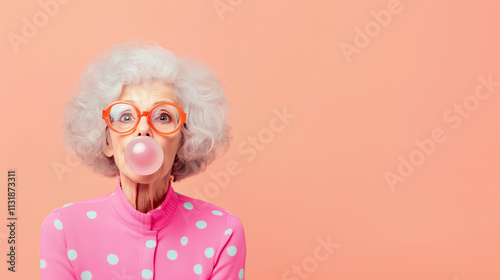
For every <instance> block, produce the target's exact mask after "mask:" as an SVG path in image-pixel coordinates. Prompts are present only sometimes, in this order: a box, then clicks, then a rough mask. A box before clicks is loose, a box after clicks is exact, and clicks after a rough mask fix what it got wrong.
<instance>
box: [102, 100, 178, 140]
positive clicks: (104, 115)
mask: <svg viewBox="0 0 500 280" xmlns="http://www.w3.org/2000/svg"><path fill="white" fill-rule="evenodd" d="M116 104H126V105H130V106H131V107H132V108H134V109H135V111H136V113H137V116H138V121H137V122H136V124H135V125H134V127H132V128H131V129H129V130H127V131H125V132H120V131H118V130H116V129H114V128H113V126H112V125H111V122H110V120H109V113H110V112H111V108H112V107H113V106H114V105H116ZM161 105H172V106H174V107H175V108H177V110H178V111H179V117H180V123H179V126H178V127H177V128H176V129H175V130H174V131H172V132H169V133H164V132H161V131H159V130H158V129H156V127H155V126H154V125H153V123H152V122H151V114H152V112H153V111H154V110H155V109H156V108H157V107H158V106H161ZM142 117H146V118H147V119H148V124H149V126H150V127H152V128H153V130H154V131H155V132H157V133H158V134H161V135H170V134H173V133H176V132H177V131H178V130H179V129H180V128H181V126H182V125H183V124H184V126H185V125H186V113H185V112H184V110H182V108H181V107H180V106H179V105H177V104H175V103H172V102H161V103H158V104H156V105H155V106H153V107H152V108H151V109H149V111H142V112H141V110H139V108H137V106H135V105H134V104H132V103H130V102H127V101H121V100H119V101H115V102H112V103H110V104H109V105H108V106H107V107H106V109H104V110H102V119H103V120H104V121H106V124H107V125H108V127H109V129H111V130H113V131H114V132H116V133H119V134H127V133H130V132H132V131H133V130H135V129H136V128H137V127H138V126H139V122H140V121H141V118H142Z"/></svg>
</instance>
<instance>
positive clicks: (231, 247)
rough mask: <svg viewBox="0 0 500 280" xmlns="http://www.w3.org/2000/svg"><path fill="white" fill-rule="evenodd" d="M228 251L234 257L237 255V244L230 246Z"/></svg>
mask: <svg viewBox="0 0 500 280" xmlns="http://www.w3.org/2000/svg"><path fill="white" fill-rule="evenodd" d="M227 253H228V254H229V255H230V256H232V257H233V256H234V255H236V246H229V248H227Z"/></svg>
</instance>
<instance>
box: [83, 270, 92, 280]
mask: <svg viewBox="0 0 500 280" xmlns="http://www.w3.org/2000/svg"><path fill="white" fill-rule="evenodd" d="M80 277H81V278H82V280H90V279H92V273H90V271H88V270H85V271H84V272H82V274H81V275H80Z"/></svg>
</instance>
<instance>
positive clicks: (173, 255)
mask: <svg viewBox="0 0 500 280" xmlns="http://www.w3.org/2000/svg"><path fill="white" fill-rule="evenodd" d="M167 258H168V259H169V260H172V261H173V260H175V259H177V252H176V251H175V250H170V251H168V252H167Z"/></svg>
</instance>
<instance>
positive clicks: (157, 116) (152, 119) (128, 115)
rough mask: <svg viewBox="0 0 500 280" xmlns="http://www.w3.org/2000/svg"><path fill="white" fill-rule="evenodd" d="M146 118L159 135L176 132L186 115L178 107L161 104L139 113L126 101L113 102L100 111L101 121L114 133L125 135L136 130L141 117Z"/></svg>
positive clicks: (173, 104) (170, 104) (166, 103)
mask: <svg viewBox="0 0 500 280" xmlns="http://www.w3.org/2000/svg"><path fill="white" fill-rule="evenodd" d="M144 116H145V117H147V118H148V123H149V125H150V126H151V127H152V128H153V130H154V131H156V132H157V133H158V134H161V135H169V134H172V133H175V132H177V131H178V130H179V129H180V128H181V126H182V124H185V122H186V113H184V111H183V110H182V108H181V107H179V105H177V104H175V103H170V102H161V103H158V104H156V105H155V106H153V108H151V110H149V111H144V112H141V111H140V110H139V109H138V108H137V107H136V106H135V105H134V104H132V103H129V102H127V101H115V102H113V103H111V104H109V105H108V107H106V109H104V110H103V111H102V119H103V120H105V121H106V124H107V125H108V127H109V128H110V129H111V130H113V131H114V132H116V133H120V134H127V133H129V132H131V131H133V130H135V129H136V128H137V126H138V125H139V120H140V119H141V118H142V117H144Z"/></svg>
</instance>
